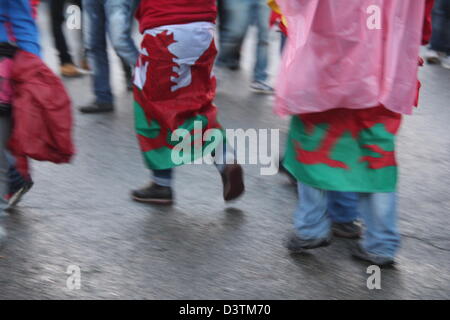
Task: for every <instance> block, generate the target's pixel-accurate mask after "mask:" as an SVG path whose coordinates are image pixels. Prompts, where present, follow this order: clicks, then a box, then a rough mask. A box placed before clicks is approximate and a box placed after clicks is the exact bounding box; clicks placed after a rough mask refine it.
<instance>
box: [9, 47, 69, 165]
mask: <svg viewBox="0 0 450 320" xmlns="http://www.w3.org/2000/svg"><path fill="white" fill-rule="evenodd" d="M12 80H13V90H14V93H13V99H12V105H13V123H14V125H13V130H12V134H11V139H10V141H9V149H10V150H11V152H12V153H13V154H14V155H15V156H19V157H24V156H27V157H30V158H32V159H35V160H39V161H51V162H54V163H67V162H70V160H71V158H72V156H73V155H74V146H73V142H72V125H73V123H72V110H71V101H70V98H69V96H68V94H67V92H66V89H65V88H64V85H63V84H62V82H61V80H60V79H59V78H58V77H57V76H56V75H55V74H54V73H53V72H52V71H51V70H50V69H49V68H48V67H47V66H46V65H45V64H44V63H43V62H42V60H41V59H40V58H39V57H37V56H36V55H34V54H32V53H28V52H25V51H19V52H18V53H17V54H16V56H15V57H14V65H13V70H12Z"/></svg>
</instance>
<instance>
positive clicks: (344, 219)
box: [328, 191, 359, 223]
mask: <svg viewBox="0 0 450 320" xmlns="http://www.w3.org/2000/svg"><path fill="white" fill-rule="evenodd" d="M328 214H329V215H330V218H331V221H333V222H337V223H350V222H354V221H355V220H357V219H358V217H359V212H358V194H357V193H354V192H336V191H328Z"/></svg>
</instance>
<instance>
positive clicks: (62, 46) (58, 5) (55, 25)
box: [50, 0, 84, 78]
mask: <svg viewBox="0 0 450 320" xmlns="http://www.w3.org/2000/svg"><path fill="white" fill-rule="evenodd" d="M68 2H70V3H73V4H74V5H77V6H78V7H80V8H81V0H70V1H66V0H50V14H51V20H50V21H51V28H52V33H53V39H54V41H55V47H56V50H57V51H58V54H59V61H60V72H61V75H62V76H64V77H69V78H73V77H79V76H81V75H82V73H81V72H80V71H79V70H78V68H77V67H76V66H75V63H74V61H73V58H72V55H71V54H70V53H69V48H68V46H67V41H66V37H65V36H64V32H63V26H64V25H65V21H66V18H65V13H64V9H65V6H66V4H67V3H68ZM82 60H84V59H82Z"/></svg>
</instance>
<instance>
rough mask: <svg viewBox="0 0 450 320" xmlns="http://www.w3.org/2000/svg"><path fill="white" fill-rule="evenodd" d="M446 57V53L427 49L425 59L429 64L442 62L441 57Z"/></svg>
mask: <svg viewBox="0 0 450 320" xmlns="http://www.w3.org/2000/svg"><path fill="white" fill-rule="evenodd" d="M443 57H444V54H443V53H442V52H438V51H435V50H432V49H427V52H426V54H425V60H426V61H427V63H429V64H440V63H441V58H443Z"/></svg>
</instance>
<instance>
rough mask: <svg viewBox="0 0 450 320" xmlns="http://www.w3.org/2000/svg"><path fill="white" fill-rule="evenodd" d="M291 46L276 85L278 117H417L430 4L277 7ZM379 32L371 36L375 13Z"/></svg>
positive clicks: (318, 0) (365, 1) (333, 1)
mask: <svg viewBox="0 0 450 320" xmlns="http://www.w3.org/2000/svg"><path fill="white" fill-rule="evenodd" d="M278 3H279V5H280V7H281V10H282V12H283V14H284V15H285V16H286V18H287V20H288V28H289V41H288V44H287V48H286V50H285V52H284V55H283V61H282V63H281V70H280V73H279V76H278V83H277V99H276V107H275V111H276V112H277V113H278V114H280V115H291V114H303V113H311V112H322V111H326V110H330V109H336V108H350V109H365V108H372V107H374V106H377V105H380V104H381V105H384V106H385V107H386V108H388V109H389V110H392V111H394V112H398V113H402V114H411V113H412V109H413V105H414V102H415V99H416V96H417V71H418V64H417V61H418V56H419V48H420V44H421V40H422V27H423V17H424V8H425V0H413V1H410V0H395V1H392V0H278ZM373 5H375V6H378V7H379V8H380V9H381V29H374V30H371V29H369V27H368V25H367V21H368V20H369V21H370V17H371V16H373V14H372V13H368V12H367V9H368V8H369V7H370V6H373Z"/></svg>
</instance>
